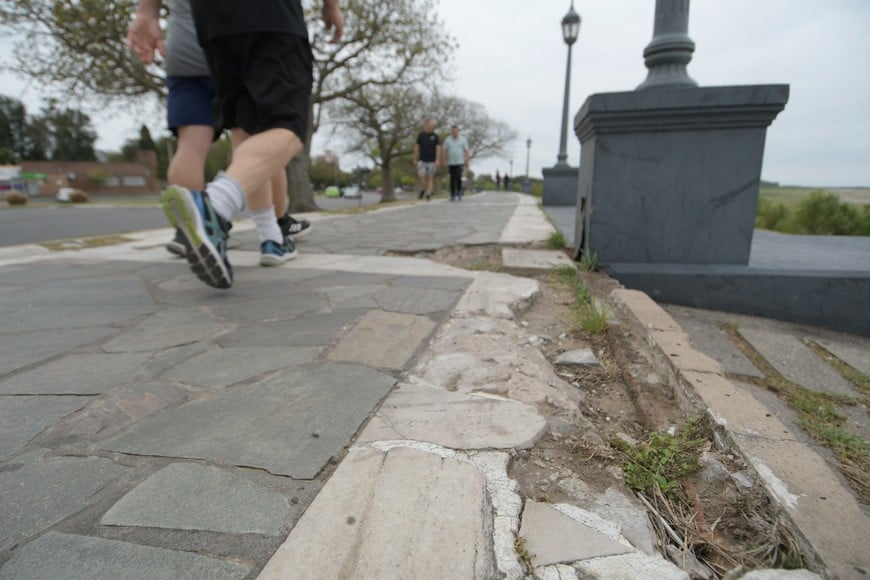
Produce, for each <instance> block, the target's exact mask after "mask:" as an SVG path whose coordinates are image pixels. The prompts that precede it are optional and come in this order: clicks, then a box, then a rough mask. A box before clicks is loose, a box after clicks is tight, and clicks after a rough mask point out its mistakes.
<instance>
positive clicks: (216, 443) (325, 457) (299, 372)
mask: <svg viewBox="0 0 870 580" xmlns="http://www.w3.org/2000/svg"><path fill="white" fill-rule="evenodd" d="M394 384H395V379H394V378H393V377H391V376H389V375H386V374H383V373H380V372H377V371H374V370H371V369H369V368H366V367H362V366H358V365H339V364H318V365H303V366H299V367H292V368H290V369H287V371H285V372H282V373H280V374H279V375H276V376H273V377H270V378H267V379H265V380H263V381H261V382H260V383H257V384H255V385H252V386H250V387H246V388H243V389H238V390H236V391H233V392H229V393H226V394H224V395H222V396H219V397H215V398H213V399H210V400H198V401H191V402H189V403H186V404H184V405H181V406H180V407H176V408H175V409H171V410H169V411H166V412H164V413H161V414H160V415H157V416H156V417H153V418H151V419H146V420H144V421H142V422H140V423H138V424H137V425H134V426H133V428H132V429H131V430H130V431H128V432H127V433H125V434H123V435H121V436H120V437H118V438H116V439H114V440H112V441H109V442H107V443H105V444H103V445H102V448H104V449H108V450H112V451H120V452H122V453H134V454H138V455H159V456H168V457H184V458H189V459H203V460H207V461H213V462H215V463H226V464H232V465H239V466H248V467H257V468H261V469H266V470H267V471H269V472H270V473H274V474H276V475H289V476H291V477H294V478H297V479H310V478H312V477H314V476H315V475H317V473H318V472H319V471H320V470H321V469H322V468H323V466H324V465H325V464H326V462H327V461H329V459H330V458H331V457H332V456H334V455H336V454H337V453H339V452H340V451H341V449H342V448H343V447H344V446H345V445H347V443H348V441H349V438H350V437H351V436H352V435H353V434H354V433H355V432H356V431H357V429H358V428H359V425H360V423H362V421H364V420H365V418H366V417H367V416H368V414H369V413H370V412H371V410H372V409H373V408H374V406H375V405H376V404H377V403H378V402H379V401H380V400H381V399H382V398H383V397H384V396H385V395H386V394H387V392H389V390H390V389H391V388H392V386H393V385H394Z"/></svg>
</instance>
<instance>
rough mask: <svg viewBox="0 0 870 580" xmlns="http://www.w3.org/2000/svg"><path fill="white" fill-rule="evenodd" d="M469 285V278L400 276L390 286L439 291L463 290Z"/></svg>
mask: <svg viewBox="0 0 870 580" xmlns="http://www.w3.org/2000/svg"><path fill="white" fill-rule="evenodd" d="M470 283H471V278H458V277H457V278H453V277H449V276H402V277H401V278H398V279H396V280H394V281H393V283H392V286H405V287H408V288H438V289H441V290H465V289H466V288H467V287H468V285H469V284H470Z"/></svg>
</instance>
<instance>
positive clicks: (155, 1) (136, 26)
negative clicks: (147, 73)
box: [127, 0, 166, 64]
mask: <svg viewBox="0 0 870 580" xmlns="http://www.w3.org/2000/svg"><path fill="white" fill-rule="evenodd" d="M161 5H162V2H161V0H139V6H138V8H137V9H136V15H135V16H134V17H133V22H131V23H130V28H129V29H128V30H127V46H128V47H129V48H130V50H132V51H133V53H134V54H136V56H138V57H139V60H141V61H142V62H143V63H145V64H151V63H152V62H154V51H155V50H156V51H158V52H159V53H160V56H163V57H165V56H166V48H165V47H164V45H163V32H162V31H161V30H160V6H161Z"/></svg>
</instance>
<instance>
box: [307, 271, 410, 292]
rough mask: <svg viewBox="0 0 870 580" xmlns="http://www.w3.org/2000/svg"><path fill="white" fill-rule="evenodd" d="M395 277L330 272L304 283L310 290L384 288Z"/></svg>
mask: <svg viewBox="0 0 870 580" xmlns="http://www.w3.org/2000/svg"><path fill="white" fill-rule="evenodd" d="M394 278H395V276H390V275H387V274H360V273H358V272H330V273H328V274H324V275H323V276H320V277H318V278H313V279H310V280H306V281H305V282H302V283H301V285H302V286H306V287H308V288H317V289H321V288H334V287H339V286H375V285H379V286H384V285H386V284H389V282H390V280H392V279H394Z"/></svg>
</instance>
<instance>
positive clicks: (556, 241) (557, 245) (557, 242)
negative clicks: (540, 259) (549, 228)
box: [547, 230, 565, 250]
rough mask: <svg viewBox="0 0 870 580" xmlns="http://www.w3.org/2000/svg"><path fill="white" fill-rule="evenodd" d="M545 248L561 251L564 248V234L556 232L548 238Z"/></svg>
mask: <svg viewBox="0 0 870 580" xmlns="http://www.w3.org/2000/svg"><path fill="white" fill-rule="evenodd" d="M547 247H548V248H550V249H551V250H562V249H564V248H565V234H563V233H562V232H561V231H559V230H556V231H555V232H553V233H552V234H550V237H549V238H547Z"/></svg>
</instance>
